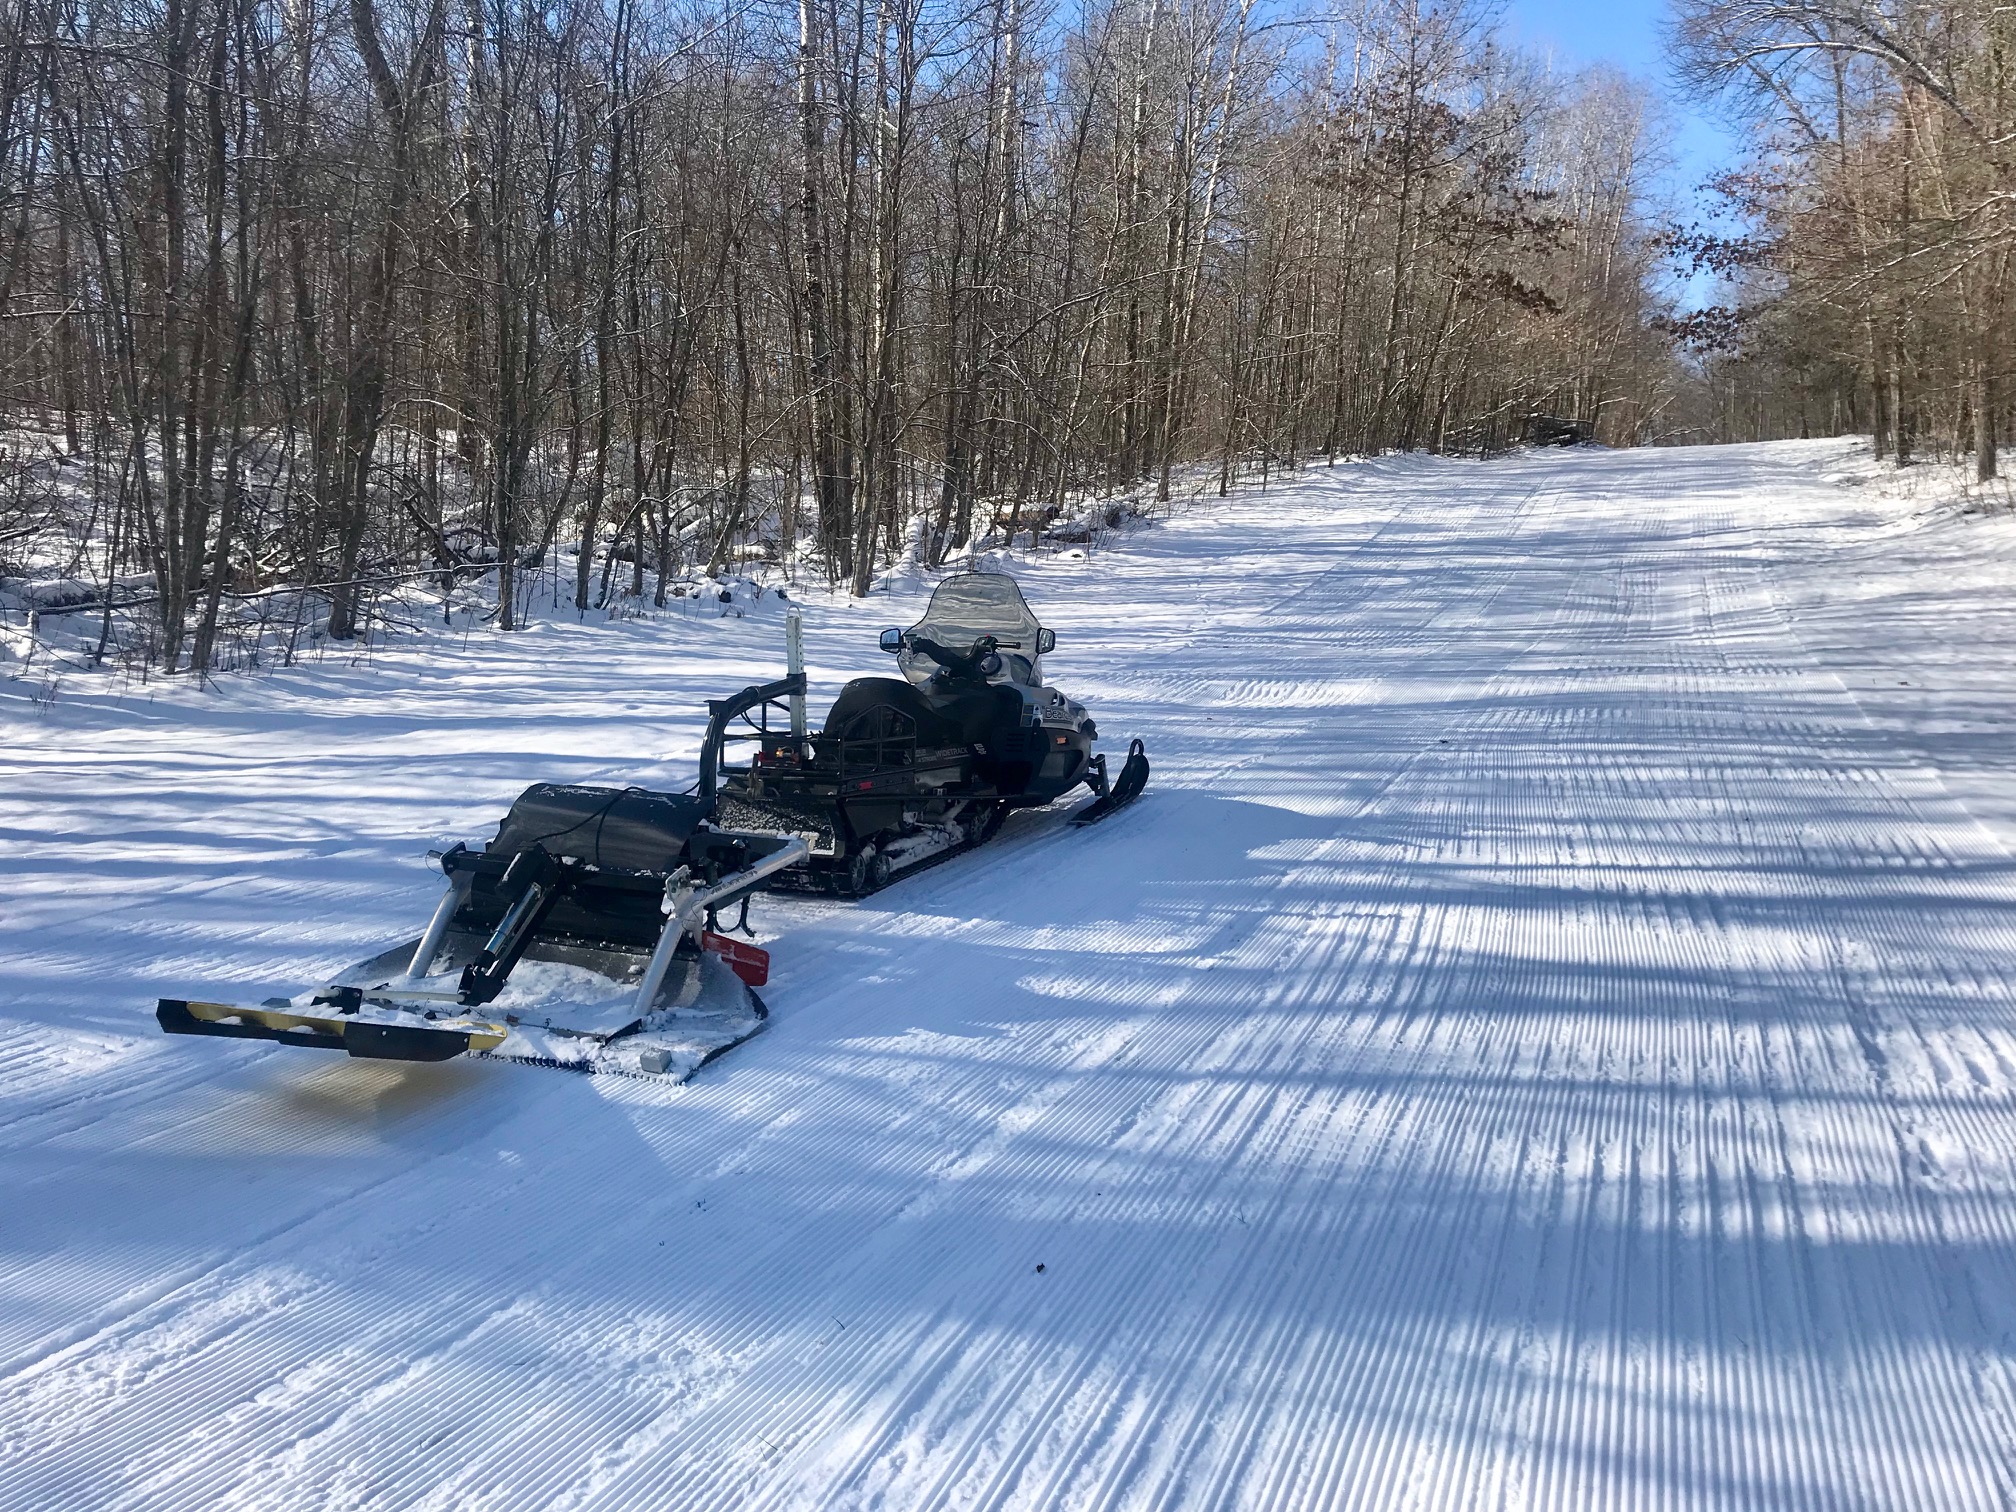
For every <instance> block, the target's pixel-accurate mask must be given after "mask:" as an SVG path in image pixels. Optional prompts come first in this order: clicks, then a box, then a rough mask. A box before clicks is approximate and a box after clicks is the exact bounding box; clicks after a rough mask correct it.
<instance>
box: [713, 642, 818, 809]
mask: <svg viewBox="0 0 2016 1512" xmlns="http://www.w3.org/2000/svg"><path fill="white" fill-rule="evenodd" d="M804 691H805V674H804V673H803V672H793V673H792V674H791V675H790V676H789V677H780V678H778V679H777V681H775V682H767V683H752V684H751V685H750V686H749V687H746V688H744V689H743V690H742V691H741V692H740V693H737V694H734V695H733V696H732V697H728V698H710V699H708V700H707V735H706V738H705V739H703V740H702V741H701V742H700V782H699V789H698V791H699V795H700V797H701V798H703V799H704V800H706V803H707V805H708V808H709V810H710V811H711V810H712V808H713V805H714V798H715V793H716V791H717V789H718V786H719V783H720V777H721V749H722V747H723V746H725V745H726V744H727V743H728V725H729V723H730V721H732V720H736V719H739V718H741V717H742V716H743V715H744V714H747V713H748V712H749V711H750V710H751V709H756V708H761V707H762V706H763V705H764V704H768V703H781V702H783V701H784V700H785V699H787V698H790V697H792V696H793V695H794V694H803V693H804Z"/></svg>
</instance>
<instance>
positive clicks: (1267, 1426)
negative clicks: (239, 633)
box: [0, 442, 2016, 1512]
mask: <svg viewBox="0 0 2016 1512" xmlns="http://www.w3.org/2000/svg"><path fill="white" fill-rule="evenodd" d="M1885 487H1886V485H1885V484H1884V483H1883V480H1882V478H1881V477H1880V476H1877V475H1876V473H1875V470H1874V468H1873V465H1872V464H1870V463H1869V462H1868V460H1867V458H1866V456H1865V455H1864V454H1863V453H1861V452H1860V451H1858V450H1857V449H1856V448H1855V447H1853V446H1852V445H1849V444H1847V443H1840V442H1826V443H1804V444H1791V445H1782V446H1776V447H1768V448H1748V449H1742V448H1737V449H1726V450H1705V449H1704V450H1696V451H1658V452H1637V453H1631V452H1619V453H1601V452H1573V453H1551V454H1543V455H1534V456H1532V457H1528V458H1524V459H1513V460H1507V461H1499V462H1492V463H1482V464H1480V463H1459V462H1442V461H1435V460H1432V459H1425V458H1401V459H1388V460H1385V461H1378V462H1370V463H1363V464H1358V465H1352V466H1340V467H1338V468H1335V469H1332V470H1323V469H1318V470H1316V471H1314V472H1312V473H1309V474H1305V475H1303V476H1302V477H1301V478H1299V479H1295V480H1292V481H1290V482H1288V483H1286V484H1277V486H1276V487H1274V488H1273V489H1272V490H1270V491H1268V492H1266V493H1254V494H1249V495H1246V496H1244V497H1241V498H1235V499H1234V500H1232V501H1230V502H1229V503H1227V504H1225V505H1222V506H1219V505H1213V506H1212V507H1209V508H1203V507H1200V508H1197V509H1193V510H1191V511H1189V512H1186V513H1182V514H1179V515H1178V516H1177V517H1175V518H1174V519H1171V520H1168V521H1165V522H1160V523H1157V524H1154V525H1150V526H1146V527H1143V528H1141V529H1139V530H1137V531H1135V532H1134V533H1133V534H1132V535H1131V536H1130V537H1128V539H1127V540H1126V541H1125V543H1124V544H1123V545H1122V546H1121V547H1120V549H1117V550H1114V551H1110V552H1099V553H1093V554H1091V555H1090V556H1089V558H1084V557H1081V558H1078V559H1066V558H1051V559H1047V560H1045V561H1042V562H1038V563H1033V564H1031V565H1029V566H1028V568H1027V570H1026V571H1024V572H1022V574H1021V575H1022V578H1023V582H1024V586H1025V588H1026V589H1027V591H1028V594H1029V597H1030V599H1031V601H1032V603H1034V604H1035V606H1036V607H1037V610H1038V612H1039V613H1040V614H1041V615H1042V616H1043V617H1044V619H1045V621H1046V623H1048V624H1050V625H1052V626H1053V627H1055V629H1056V630H1057V632H1058V640H1059V645H1058V649H1057V651H1056V653H1055V655H1054V656H1052V657H1051V658H1049V664H1048V670H1049V672H1050V674H1051V676H1052V678H1053V680H1054V681H1056V682H1057V683H1058V684H1059V685H1060V686H1062V687H1064V688H1065V689H1067V690H1068V691H1070V692H1071V693H1072V694H1074V695H1075V696H1077V697H1079V698H1082V699H1083V700H1084V701H1085V702H1086V703H1087V704H1088V705H1089V706H1090V707H1091V708H1092V710H1093V711H1094V713H1095V715H1096V716H1097V718H1098V721H1099V725H1100V728H1101V730H1102V731H1103V732H1104V736H1105V743H1106V744H1107V745H1108V747H1109V749H1113V750H1116V751H1117V750H1119V749H1120V748H1121V742H1122V741H1124V739H1125V738H1126V737H1127V736H1129V735H1136V734H1138V735H1140V736H1142V737H1144V738H1145V739H1146V741H1147V743H1148V746H1149V749H1150V751H1151V752H1152V754H1153V756H1154V758H1155V762H1156V769H1155V779H1154V782H1153V784H1152V785H1151V787H1150V789H1149V792H1148V795H1147V797H1145V798H1144V799H1143V800H1142V801H1141V802H1140V803H1139V804H1138V805H1136V806H1135V807H1134V808H1132V809H1130V810H1128V811H1126V812H1125V813H1124V814H1122V815H1121V816H1119V817H1116V818H1115V819H1113V820H1112V821H1111V822H1109V823H1107V824H1104V825H1101V826H1098V827H1096V828H1094V829H1092V830H1088V831H1083V832H1078V831H1072V830H1070V829H1069V828H1068V827H1067V826H1065V825H1064V824H1062V822H1061V815H1052V814H1038V815H1024V816H1018V817H1017V818H1016V819H1015V820H1013V821H1011V823H1010V824H1009V825H1008V827H1007V828H1006V829H1005V830H1004V832H1003V834H1002V836H1001V838H1000V839H999V840H998V841H997V842H996V843H994V844H993V845H991V846H989V847H988V848H987V849H986V850H985V851H982V852H979V853H976V854H975V855H972V856H966V857H961V858H958V859H956V860H954V861H952V862H950V863H948V864H946V865H944V866H941V867H938V868H936V869H934V870H932V871H930V872H928V873H926V874H924V875H922V876H919V877H916V878H913V879H910V880H908V881H905V882H902V883H900V884H898V885H897V886H895V887H893V888H891V889H889V890H888V891H887V892H885V893H882V894H880V895H878V896H876V897H875V898H873V899H870V900H868V901H867V902H865V903H862V904H858V905H854V906H847V907H841V906H838V905H832V904H819V903H807V902H790V901H783V900H777V901H770V902H766V903H764V904H761V905H759V907H758V909H757V916H758V921H759V926H760V928H761V931H762V933H763V934H764V936H765V938H766V941H767V943H768V945H769V947H770V949H771V950H772V952H773V954H774V957H775V962H776V971H775V975H774V976H773V978H772V983H771V987H770V988H769V989H768V991H767V993H766V995H767V997H768V999H769V1001H770V1004H771V1007H772V1012H773V1018H772V1023H771V1028H770V1031H769V1032H768V1033H767V1034H764V1035H762V1036H760V1037H759V1038H757V1039H755V1040H753V1041H751V1042H750V1043H749V1044H747V1045H745V1046H743V1047H742V1048H740V1049H738V1050H736V1051H735V1052H733V1053H732V1054H730V1055H728V1056H727V1057H725V1058H724V1059H722V1060H721V1061H719V1062H718V1063H716V1064H715V1065H713V1066H710V1067H709V1068H707V1069H706V1070H705V1071H704V1072H702V1073H701V1075H700V1076H699V1077H698V1078H696V1079H695V1080H694V1081H693V1082H692V1083H691V1084H689V1085H686V1086H684V1087H666V1086H662V1085H659V1084H656V1083H651V1082H644V1081H638V1080H626V1079H618V1078H599V1077H598V1078H590V1077H582V1076H575V1075H569V1074H565V1073H561V1072H554V1071H540V1070H535V1069H527V1068H521V1067H513V1066H506V1065H495V1064H483V1063H475V1062H459V1063H453V1064H449V1065H445V1066H399V1065H389V1064H374V1063H364V1062H353V1061H349V1060H347V1059H344V1058H342V1057H340V1056H336V1055H332V1054H329V1053H327V1052H314V1051H306V1050H299V1049H286V1048H279V1047H267V1046H262V1045H256V1044H240V1043H233V1042H228V1041H222V1040H211V1041H205V1040H188V1039H168V1038H165V1037H163V1036H160V1035H158V1034H157V1033H155V1031H154V1024H153V1020H152V1016H151V1006H152V999H153V997H154V996H155V995H156V994H159V993H168V994H172V995H182V994H190V993H196V992H200V991H204V990H209V991H217V990H219V989H228V990H230V991H232V992H234V993H239V994H248V995H254V996H263V995H266V994H267V993H270V992H274V991H291V990H295V989H298V988H299V987H300V986H302V985H304V984H312V983H313V982H314V981H316V980H319V979H321V978H323V977H326V976H327V975H329V974H330V973H333V972H334V971H336V970H337V969H339V968H341V967H342V966H344V965H345V964H347V963H348V962H350V961H353V960H355V959H358V958H360V957H362V956H364V955H367V954H369V953H370V952H371V951H372V950H374V949H376V948H378V947H380V946H383V945H385V944H388V943H391V942H394V941H396V940H399V939H402V938H410V937H411V936H412V935H413V934H415V933H417V932H418V930H419V927H420V925H421V924H422V923H423V922H424V920H425V918H426V916H427V913H428V911H429V909H430V908H431V906H432V904H433V901H434V897H435V888H436V885H437V882H438V879H436V878H435V877H434V876H433V875H432V874H431V873H430V872H428V871H427V870H426V868H425V866H424V864H423V862H422V860H421V857H422V853H423V852H424V851H425V850H426V849H427V848H428V847H429V846H430V845H432V844H439V843H441V842H443V841H446V840H450V839H455V838H465V839H472V840H474V839H481V838H483V837H484V836H485V835H486V834H487V833H488V832H489V831H490V830H491V828H492V827H493V826H494V824H495V822H496V820H497V819H498V817H499V816H500V815H501V814H502V812H503V809H504V806H505V805H506V803H507V802H508V801H509V799H510V798H511V797H512V795H513V794H514V793H515V792H516V791H517V789H518V788H519V787H520V786H522V785H523V784H525V783H527V782H530V781H532V780H535V779H544V780H556V781H569V782H575V781H598V780H599V781H609V782H639V783H647V784H649V783H657V784H668V785H673V786H683V785H684V784H685V782H686V781H687V780H688V778H689V776H690V772H691V762H692V759H693V754H694V751H695V749H696V747H697V744H698V739H699V734H700V729H701V721H702V719H703V717H704V710H703V706H702V700H703V699H704V698H705V697H707V696H709V695H715V696H718V695H720V694H722V693H724V692H727V691H731V690H732V689H734V688H737V687H740V686H742V685H743V684H744V683H747V682H750V681H753V680H756V679H758V678H760V677H764V676H768V675H774V673H775V672H776V670H777V665H778V661H779V657H780V648H781V641H782V633H781V623H780V619H779V614H780V613H781V609H780V608H778V607H765V606H762V605H759V606H757V607H756V608H755V609H752V611H751V612H750V614H749V615H748V617H746V618H742V619H724V620H719V621H706V620H695V619H691V618H674V619H668V620H665V621H661V622H655V623H653V622H646V621H633V622H628V623H623V624H616V625H592V626H577V625H572V624H567V623H559V624H546V625H541V626H539V627H536V628H534V629H532V630H530V631H527V632H525V633H523V634H520V635H515V636H510V637H494V636H493V637H487V638H486V637H483V636H472V637H468V638H466V639H463V638H449V637H442V638H440V639H437V640H428V641H422V642H415V643H413V644H411V645H409V646H406V647H400V648H394V649H392V650H390V651H387V652H384V653H381V654H379V655H378V656H376V657H375V658H373V659H372V660H371V661H369V662H368V664H363V665H359V666H356V667H338V666H337V665H336V664H335V663H334V662H333V661H325V662H324V663H322V664H321V665H320V666H304V667H298V668H295V669H292V670H288V671H284V672H278V673H274V674H271V675H265V676H260V677H257V678H240V679H226V680H224V681H223V682H221V683H220V684H218V685H216V686H215V687H213V688H212V689H209V690H201V689H197V688H195V687H191V686H188V685H186V684H182V683H175V684H169V685H165V686H164V685H162V684H159V683H157V684H155V685H153V687H152V688H151V689H131V690H126V691H123V692H116V693H115V691H113V690H100V689H98V688H96V687H95V686H94V684H93V682H92V680H91V679H90V678H88V677H82V676H72V677H69V678H66V679H65V680H64V681H63V682H62V683H61V685H60V687H59V688H58V689H57V690H56V692H55V696H54V697H53V698H52V697H50V696H49V690H48V689H47V687H46V686H44V685H42V684H40V683H38V682H37V680H36V679H34V678H33V677H32V676H31V677H30V678H28V679H25V680H16V681H12V682H0V741H4V748H0V854H4V857H5V866H4V868H0V1148H4V1152H5V1153H4V1160H0V1507H5V1508H8V1509H15V1512H28V1509H44V1508H49V1509H54V1508H63V1509H87V1508H88V1509H112V1508H174V1509H182V1508H191V1509H193V1508H202V1509H223V1508H241V1509H259V1512H274V1509H293V1508H299V1509H329V1508H344V1507H369V1508H423V1507H425V1508H439V1509H444V1512H468V1509H476V1508H540V1509H548V1508H553V1509H559V1508H565V1509H580V1512H585V1509H590V1508H605V1509H615V1508H621V1509H671V1508H680V1509H687V1508H729V1507H733V1508H751V1509H755V1508H779V1507H826V1506H854V1507H901V1508H918V1507H945V1508H959V1509H977V1508H993V1507H1022V1508H1053V1507H1055V1508H1109V1507H1110V1508H1119V1507H1138V1508H1160V1507H1178V1506H1180V1507H1194V1508H1221V1507H1235V1506H1236V1507H1284V1508H1285V1507H1319V1506H1320V1507H1343V1506H1356V1507H1365V1508H1376V1509H1387V1508H1398V1507H1408V1506H1418V1507H1483V1506H1505V1507H1558V1508H1578V1509H1579V1508H1594V1507H1614V1508H1640V1507H1654V1506H1669V1507H1682V1506H1685V1507H1693V1506H1727V1507H1772V1508H1794V1507H1808V1508H1827V1509H1834V1508H1844V1507H1872V1508H1886V1509H1887V1508H1914V1507H1922V1508H1940V1509H1950V1508H1962V1507H1986V1506H1996V1505H2006V1504H2007V1503H2008V1502H2009V1501H2010V1500H2011V1499H2012V1498H2016V1376H2012V1370H2016V1362H2012V1358H2011V1349H2012V1340H2016V1096H2012V1094H2016V1017H2012V1006H2016V873H2012V868H2011V861H2010V852H2009V850H2008V849H2007V848H2006V846H2007V844H2008V843H2009V842H2010V841H2011V839H2012V838H2016V754H2012V753H2016V708H2012V695H2016V621H2012V618H2011V610H2010V605H2011V603H2012V601H2016V538H2012V536H2011V534H2010V529H2009V524H2010V522H2008V521H2005V520H1999V519H1985V520H1984V519H1966V518H1962V517H1960V516H1958V515H1954V514H1951V513H1947V514H1940V513H1939V512H1937V511H1931V512H1927V511H1925V510H1923V509H1918V508H1915V507H1911V506H1908V505H1907V504H1905V503H1901V502H1899V500H1898V498H1897V497H1896V496H1895V495H1894V494H1891V493H1886V492H1885ZM928 587H929V585H928V583H908V584H906V585H904V586H903V587H902V588H901V589H900V591H899V592H898V593H896V594H895V595H894V596H892V598H891V599H889V600H888V601H881V602H877V601H871V606H870V607H854V608H848V607H845V606H844V604H841V603H839V602H835V603H832V604H827V603H823V602H814V603H812V604H811V605H810V606H809V607H808V609H807V630H808V637H807V638H808V644H809V647H810V654H811V657H812V660H813V662H814V680H815V684H816V689H815V699H814V705H815V709H816V708H818V707H821V706H823V701H824V699H825V698H826V697H828V696H830V695H831V693H832V692H833V691H834V690H835V689H836V688H837V687H838V685H839V683H840V681H841V680H842V679H843V678H844V677H845V676H846V675H849V674H850V673H854V672H860V671H871V672H873V671H884V670H886V663H885V662H883V661H882V660H881V658H879V657H878V656H877V654H876V652H875V650H874V636H875V632H876V631H877V630H878V629H879V628H880V627H881V626H882V625H884V624H897V623H907V622H909V620H911V619H912V618H914V617H915V611H916V610H917V609H918V608H919V607H920V606H921V604H922V601H923V595H924V593H925V592H926V591H928Z"/></svg>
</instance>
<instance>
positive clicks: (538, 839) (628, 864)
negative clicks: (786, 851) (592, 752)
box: [489, 782, 708, 872]
mask: <svg viewBox="0 0 2016 1512" xmlns="http://www.w3.org/2000/svg"><path fill="white" fill-rule="evenodd" d="M707 817H708V805H707V803H706V802H705V801H704V800H703V799H700V798H697V797H694V796H692V795H691V794H687V793H653V792H649V791H647V790H646V789H644V788H605V787H574V786H571V785H567V784H562V783H556V782H537V783H534V784H533V785H532V786H531V787H529V788H527V789H525V791H524V792H522V793H520V794H519V795H518V801H517V802H515V803H513V804H512V805H511V812H510V813H508V814H506V815H505V816H504V822H503V823H502V824H500V825H498V826H497V838H496V839H495V840H494V841H492V842H491V844H490V846H489V852H490V854H492V855H516V854H518V853H519V852H520V851H523V850H527V849H529V848H530V847H531V846H533V845H539V846H541V847H543V848H544V849H545V850H546V852H547V854H549V855H551V856H555V857H560V858H566V859H571V860H575V861H580V862H584V863H585V864H587V865H589V866H606V867H619V868H621V869H623V870H625V871H644V872H669V871H671V870H672V869H673V868H674V867H676V866H677V865H679V857H680V855H681V853H682V852H684V850H685V849H686V842H687V841H688V840H689V839H691V838H692V835H693V831H694V829H695V828H696V827H697V826H698V825H699V823H700V821H701V820H703V819H705V818H707Z"/></svg>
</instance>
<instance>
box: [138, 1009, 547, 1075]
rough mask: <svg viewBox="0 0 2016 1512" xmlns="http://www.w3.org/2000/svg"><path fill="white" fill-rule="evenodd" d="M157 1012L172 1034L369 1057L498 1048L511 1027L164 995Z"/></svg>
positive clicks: (408, 1057)
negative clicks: (395, 1020) (425, 1022)
mask: <svg viewBox="0 0 2016 1512" xmlns="http://www.w3.org/2000/svg"><path fill="white" fill-rule="evenodd" d="M154 1017H155V1019H156V1021H157V1022H159V1023H160V1025H161V1028H162V1031H163V1032H164V1033H167V1034H208V1035H216V1036H218V1037H220V1038H224V1039H262V1040H275V1041H278V1042H279V1043H281V1044H286V1045H302V1046H306V1047H307V1048H309V1049H313V1050H343V1051H347V1052H348V1053H349V1054H351V1055H354V1056H358V1057H360V1058H362V1059H367V1060H401V1061H444V1060H453V1059H454V1058H455V1057H456V1056H458V1055H466V1054H468V1053H469V1052H470V1051H471V1050H492V1049H495V1048H496V1047H497V1046H499V1045H501V1044H503V1043H504V1040H505V1037H506V1036H507V1035H508V1034H509V1032H510V1031H509V1030H508V1029H507V1028H505V1026H504V1025H502V1024H491V1023H484V1022H480V1021H471V1022H467V1023H458V1024H454V1025H446V1026H443V1027H440V1028H435V1027H433V1026H428V1027H425V1028H422V1027H420V1026H418V1025H410V1024H385V1023H377V1022H374V1021H372V1020H370V1019H358V1018H344V1017H338V1016H326V1017H325V1016H324V1015H321V1014H307V1013H296V1012H293V1011H292V1010H290V1009H278V1008H266V1007H259V1008H248V1007H244V1006H242V1005H240V1004H236V1003H203V1002H192V1001H190V1000H188V999H186V998H162V999H160V1000H159V1001H158V1002H157V1003H156V1004H155V1008H154Z"/></svg>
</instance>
